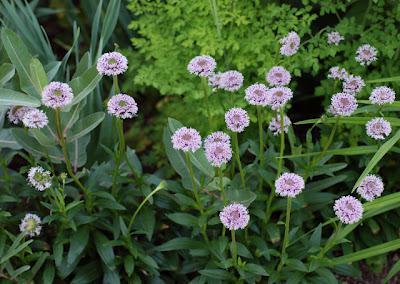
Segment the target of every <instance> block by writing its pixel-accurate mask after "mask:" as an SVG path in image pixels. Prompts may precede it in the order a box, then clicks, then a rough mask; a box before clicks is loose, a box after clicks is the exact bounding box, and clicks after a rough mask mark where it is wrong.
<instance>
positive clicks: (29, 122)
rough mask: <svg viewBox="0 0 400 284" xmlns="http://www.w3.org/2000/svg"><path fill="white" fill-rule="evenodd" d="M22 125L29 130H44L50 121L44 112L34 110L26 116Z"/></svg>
mask: <svg viewBox="0 0 400 284" xmlns="http://www.w3.org/2000/svg"><path fill="white" fill-rule="evenodd" d="M22 123H23V124H24V126H25V127H28V128H43V127H45V126H46V125H47V124H48V123H49V119H48V118H47V115H46V114H45V113H44V112H43V111H42V110H39V109H36V108H34V109H32V110H30V111H28V112H27V113H26V114H25V115H24V117H23V118H22Z"/></svg>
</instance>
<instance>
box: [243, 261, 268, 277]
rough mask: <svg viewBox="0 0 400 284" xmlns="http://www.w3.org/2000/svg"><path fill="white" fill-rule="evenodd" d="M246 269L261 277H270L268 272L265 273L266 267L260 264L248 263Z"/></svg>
mask: <svg viewBox="0 0 400 284" xmlns="http://www.w3.org/2000/svg"><path fill="white" fill-rule="evenodd" d="M246 269H247V271H249V272H251V273H253V274H256V275H261V276H269V274H268V273H267V271H265V269H264V267H262V266H261V265H258V264H254V263H247V264H246Z"/></svg>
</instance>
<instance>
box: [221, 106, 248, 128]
mask: <svg viewBox="0 0 400 284" xmlns="http://www.w3.org/2000/svg"><path fill="white" fill-rule="evenodd" d="M225 122H226V127H227V128H228V129H229V130H231V131H233V132H243V131H244V129H245V128H246V127H247V126H249V124H250V119H249V116H248V115H247V112H246V111H245V110H244V109H241V108H231V109H230V110H229V111H227V112H226V113H225Z"/></svg>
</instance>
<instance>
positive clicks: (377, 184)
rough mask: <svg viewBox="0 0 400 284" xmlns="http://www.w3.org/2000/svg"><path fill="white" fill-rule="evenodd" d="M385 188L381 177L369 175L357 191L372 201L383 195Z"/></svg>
mask: <svg viewBox="0 0 400 284" xmlns="http://www.w3.org/2000/svg"><path fill="white" fill-rule="evenodd" d="M383 189H384V185H383V181H382V179H381V177H379V176H377V175H367V176H366V177H365V178H364V179H363V181H362V182H361V183H360V185H359V186H358V188H357V193H358V194H360V195H361V197H362V198H364V199H365V200H367V201H372V200H374V199H375V198H377V197H379V196H381V194H382V192H383Z"/></svg>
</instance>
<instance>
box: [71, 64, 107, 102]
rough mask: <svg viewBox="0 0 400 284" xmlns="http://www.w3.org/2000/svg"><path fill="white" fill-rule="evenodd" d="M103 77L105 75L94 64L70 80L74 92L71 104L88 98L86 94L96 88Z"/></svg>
mask: <svg viewBox="0 0 400 284" xmlns="http://www.w3.org/2000/svg"><path fill="white" fill-rule="evenodd" d="M102 77H103V76H102V75H100V74H99V72H98V71H97V69H96V66H93V67H92V68H90V69H88V70H86V71H85V72H84V73H83V74H82V75H81V76H79V77H77V78H75V79H73V80H72V81H71V82H69V85H70V86H71V88H72V90H73V92H74V98H73V99H72V102H71V106H72V105H75V104H77V103H79V102H80V101H82V100H83V99H84V98H86V96H87V95H89V94H90V93H91V92H92V91H93V90H94V88H96V86H97V85H98V83H99V82H100V80H101V78H102Z"/></svg>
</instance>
